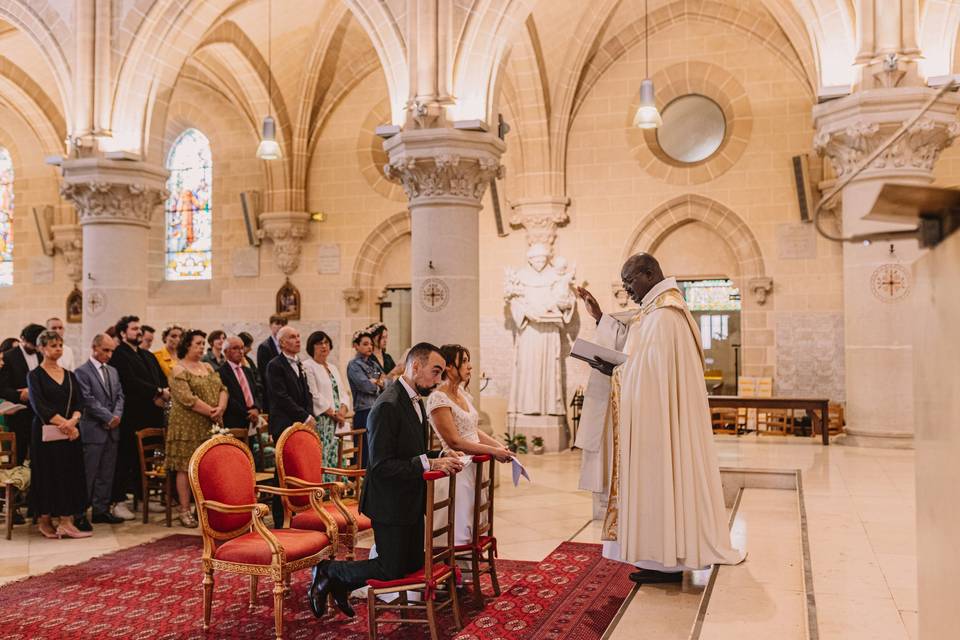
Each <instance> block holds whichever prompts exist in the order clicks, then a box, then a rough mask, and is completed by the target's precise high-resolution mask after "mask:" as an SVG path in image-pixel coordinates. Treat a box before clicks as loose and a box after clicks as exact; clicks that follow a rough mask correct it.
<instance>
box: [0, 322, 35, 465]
mask: <svg viewBox="0 0 960 640" xmlns="http://www.w3.org/2000/svg"><path fill="white" fill-rule="evenodd" d="M43 331H44V328H43V326H42V325H39V324H29V325H27V326H26V327H24V328H23V331H21V332H20V346H17V347H14V348H12V349H9V350H7V351H5V352H4V354H3V368H2V369H0V397H2V398H3V399H4V400H9V401H10V402H15V403H17V404H23V405H26V406H27V408H26V409H21V410H20V411H18V412H17V413H14V414H12V415H9V416H7V418H6V421H7V426H8V427H9V428H10V431H13V433H14V434H15V435H16V438H17V464H23V461H24V460H26V459H27V453H28V448H29V446H30V428H31V425H32V424H33V411H32V410H31V409H30V403H29V401H28V397H27V396H28V394H27V374H28V373H30V372H31V371H33V370H34V369H36V368H37V367H38V366H39V365H40V361H41V360H43V357H42V356H41V355H40V354H39V353H38V352H37V338H38V337H39V336H40V334H41V333H43Z"/></svg>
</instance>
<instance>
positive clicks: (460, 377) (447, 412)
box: [427, 344, 511, 544]
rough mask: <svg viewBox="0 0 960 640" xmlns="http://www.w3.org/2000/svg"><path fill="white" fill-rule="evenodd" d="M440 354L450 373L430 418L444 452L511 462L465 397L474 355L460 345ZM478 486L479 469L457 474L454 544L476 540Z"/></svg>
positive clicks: (432, 402)
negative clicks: (455, 452) (474, 526)
mask: <svg viewBox="0 0 960 640" xmlns="http://www.w3.org/2000/svg"><path fill="white" fill-rule="evenodd" d="M440 353H441V354H442V355H443V359H444V360H445V361H446V369H445V370H444V372H443V382H442V383H441V384H440V386H439V387H437V389H436V391H434V392H433V393H431V394H430V395H429V396H427V414H428V415H429V416H430V423H431V424H432V425H433V430H434V431H436V433H437V436H439V437H440V443H441V444H442V446H443V449H444V451H450V450H452V451H460V452H462V453H464V454H466V455H481V454H490V455H492V456H493V457H495V458H496V459H497V460H499V461H500V462H510V457H511V453H510V450H509V449H507V448H506V447H505V446H503V445H502V444H500V443H499V442H497V441H496V440H494V439H493V438H492V437H490V436H488V435H487V434H485V433H483V432H482V431H480V429H479V428H478V427H479V424H480V414H479V413H477V410H476V409H475V408H474V406H473V404H471V403H470V396H469V395H468V394H466V393H464V389H466V387H467V385H469V384H470V373H471V371H472V370H473V365H472V364H470V352H469V351H467V349H466V348H464V347H462V346H460V345H458V344H445V345H443V346H442V347H440ZM475 484H476V470H475V469H465V470H464V471H463V472H461V473H458V474H457V503H456V514H455V519H454V530H453V542H454V544H467V543H468V542H470V541H471V540H472V539H473V499H474V485H475Z"/></svg>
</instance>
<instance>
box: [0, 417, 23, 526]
mask: <svg viewBox="0 0 960 640" xmlns="http://www.w3.org/2000/svg"><path fill="white" fill-rule="evenodd" d="M16 466H18V465H17V436H16V434H14V433H9V432H0V469H13V468H15V467H16ZM3 487H4V491H3V495H2V497H0V499H2V500H3V517H4V520H5V522H6V528H7V540H10V539H11V538H13V512H14V511H15V510H16V508H17V507H19V506H20V504H21V503H22V502H23V501H24V500H23V499H24V496H23V495H21V494H22V492H21V491H20V489H18V488H17V486H16V485H15V484H14V483H13V482H9V481H8V482H4V483H3Z"/></svg>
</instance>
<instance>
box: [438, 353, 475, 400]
mask: <svg viewBox="0 0 960 640" xmlns="http://www.w3.org/2000/svg"><path fill="white" fill-rule="evenodd" d="M440 355H442V356H443V360H444V362H446V363H447V366H448V367H456V369H457V371H460V367H461V366H463V361H464V360H467V359H469V358H470V350H469V349H467V348H466V347H464V346H463V345H459V344H445V345H443V346H442V347H440ZM441 378H443V379H444V380H446V379H447V371H446V369H444V371H443V374H442V375H441ZM469 386H470V383H469V382H468V383H467V384H465V385H463V388H464V389H466V388H467V387H469Z"/></svg>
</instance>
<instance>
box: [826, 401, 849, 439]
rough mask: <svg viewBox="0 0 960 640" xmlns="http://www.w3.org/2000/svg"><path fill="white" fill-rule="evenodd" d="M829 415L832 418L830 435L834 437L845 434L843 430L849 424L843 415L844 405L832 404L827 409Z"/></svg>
mask: <svg viewBox="0 0 960 640" xmlns="http://www.w3.org/2000/svg"><path fill="white" fill-rule="evenodd" d="M827 415H828V416H829V418H830V424H829V429H830V435H831V436H834V435H837V434H839V433H843V428H844V426H845V425H846V424H847V421H846V419H845V418H844V415H843V405H842V404H839V403H836V402H831V403H830V404H829V405H828V407H827ZM821 428H822V427H821Z"/></svg>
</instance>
